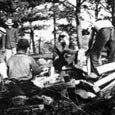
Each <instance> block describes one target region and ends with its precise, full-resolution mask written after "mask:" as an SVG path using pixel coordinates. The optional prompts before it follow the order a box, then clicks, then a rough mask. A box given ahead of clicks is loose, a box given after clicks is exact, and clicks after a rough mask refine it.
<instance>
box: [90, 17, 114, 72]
mask: <svg viewBox="0 0 115 115" xmlns="http://www.w3.org/2000/svg"><path fill="white" fill-rule="evenodd" d="M92 32H93V35H92V38H95V41H94V43H93V46H92V47H90V53H89V54H90V57H91V62H92V65H93V70H92V71H96V69H95V68H96V67H97V66H99V65H100V62H99V58H100V56H101V53H102V50H103V49H104V48H105V49H107V58H108V61H109V62H113V61H115V31H114V27H113V25H112V23H111V21H110V20H109V19H105V17H104V16H103V17H101V18H100V19H98V20H97V21H96V22H95V23H94V27H93V31H92ZM95 33H96V36H95Z"/></svg>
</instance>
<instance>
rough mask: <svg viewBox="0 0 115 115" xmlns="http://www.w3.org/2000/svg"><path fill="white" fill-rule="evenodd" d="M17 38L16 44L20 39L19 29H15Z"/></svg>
mask: <svg viewBox="0 0 115 115" xmlns="http://www.w3.org/2000/svg"><path fill="white" fill-rule="evenodd" d="M15 38H16V43H17V42H18V39H19V35H18V29H15Z"/></svg>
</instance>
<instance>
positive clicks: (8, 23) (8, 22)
mask: <svg viewBox="0 0 115 115" xmlns="http://www.w3.org/2000/svg"><path fill="white" fill-rule="evenodd" d="M5 24H6V25H7V26H8V28H12V26H13V24H14V23H13V21H12V19H11V18H9V19H8V20H7V21H6V22H5Z"/></svg>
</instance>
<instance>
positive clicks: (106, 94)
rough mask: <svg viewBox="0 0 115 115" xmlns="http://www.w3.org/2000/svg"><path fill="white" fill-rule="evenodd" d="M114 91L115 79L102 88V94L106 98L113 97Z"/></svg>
mask: <svg viewBox="0 0 115 115" xmlns="http://www.w3.org/2000/svg"><path fill="white" fill-rule="evenodd" d="M112 92H115V80H114V81H112V82H111V83H110V84H108V85H107V86H106V87H104V88H103V89H101V95H102V96H103V97H104V98H107V99H109V98H111V97H112Z"/></svg>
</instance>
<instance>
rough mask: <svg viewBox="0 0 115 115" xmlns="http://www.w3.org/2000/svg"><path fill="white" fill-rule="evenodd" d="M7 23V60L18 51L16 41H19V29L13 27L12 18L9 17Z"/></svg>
mask: <svg viewBox="0 0 115 115" xmlns="http://www.w3.org/2000/svg"><path fill="white" fill-rule="evenodd" d="M5 24H6V25H7V29H6V39H5V48H6V61H7V60H8V59H9V57H11V55H13V54H15V53H16V43H17V41H18V29H16V28H13V27H12V26H13V24H14V23H13V22H12V19H10V18H9V19H8V20H7V21H6V22H5Z"/></svg>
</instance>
